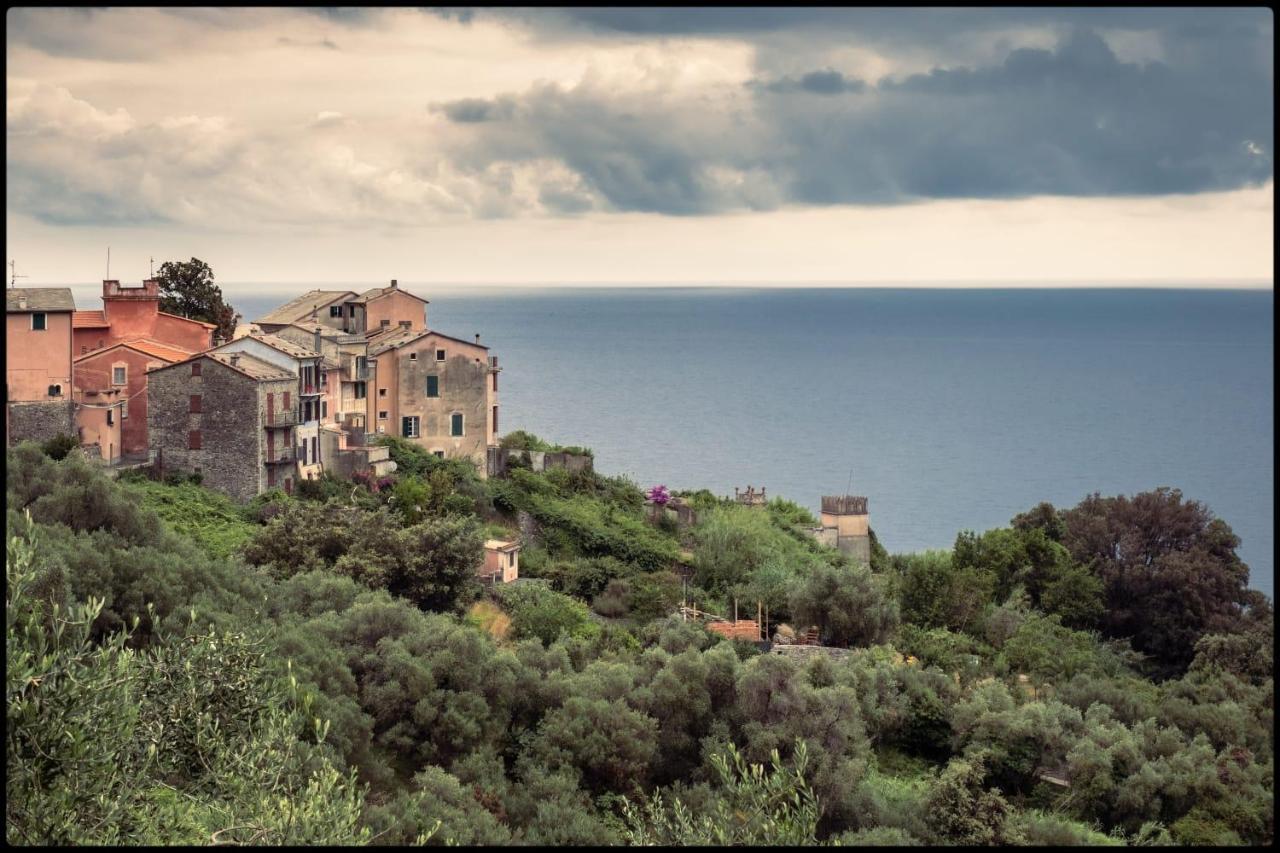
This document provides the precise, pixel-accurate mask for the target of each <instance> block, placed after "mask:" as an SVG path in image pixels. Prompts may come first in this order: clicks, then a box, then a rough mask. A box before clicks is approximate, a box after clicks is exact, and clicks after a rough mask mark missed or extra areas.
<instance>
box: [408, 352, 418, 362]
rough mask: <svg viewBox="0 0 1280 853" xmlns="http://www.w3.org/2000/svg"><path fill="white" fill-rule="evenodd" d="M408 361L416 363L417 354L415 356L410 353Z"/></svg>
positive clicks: (413, 353) (414, 353)
mask: <svg viewBox="0 0 1280 853" xmlns="http://www.w3.org/2000/svg"><path fill="white" fill-rule="evenodd" d="M409 360H410V361H417V360H418V354H417V353H416V352H411V353H409Z"/></svg>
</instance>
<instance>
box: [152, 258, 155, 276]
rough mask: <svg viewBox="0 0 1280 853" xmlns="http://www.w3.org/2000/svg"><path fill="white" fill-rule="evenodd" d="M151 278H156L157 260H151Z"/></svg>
mask: <svg viewBox="0 0 1280 853" xmlns="http://www.w3.org/2000/svg"><path fill="white" fill-rule="evenodd" d="M151 277H152V278H155V277H156V259H155V258H151Z"/></svg>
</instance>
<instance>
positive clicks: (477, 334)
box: [476, 332, 480, 343]
mask: <svg viewBox="0 0 1280 853" xmlns="http://www.w3.org/2000/svg"><path fill="white" fill-rule="evenodd" d="M476 343H480V333H479V332H476Z"/></svg>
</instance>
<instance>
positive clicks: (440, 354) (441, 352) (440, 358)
mask: <svg viewBox="0 0 1280 853" xmlns="http://www.w3.org/2000/svg"><path fill="white" fill-rule="evenodd" d="M436 361H444V350H442V349H438V350H436Z"/></svg>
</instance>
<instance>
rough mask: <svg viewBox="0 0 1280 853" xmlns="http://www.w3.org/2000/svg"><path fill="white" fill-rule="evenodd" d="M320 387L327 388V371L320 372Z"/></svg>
mask: <svg viewBox="0 0 1280 853" xmlns="http://www.w3.org/2000/svg"><path fill="white" fill-rule="evenodd" d="M320 387H321V388H328V387H329V371H327V370H322V371H320Z"/></svg>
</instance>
